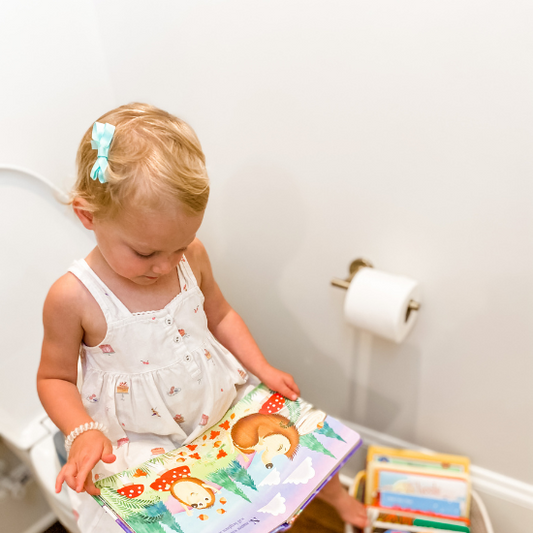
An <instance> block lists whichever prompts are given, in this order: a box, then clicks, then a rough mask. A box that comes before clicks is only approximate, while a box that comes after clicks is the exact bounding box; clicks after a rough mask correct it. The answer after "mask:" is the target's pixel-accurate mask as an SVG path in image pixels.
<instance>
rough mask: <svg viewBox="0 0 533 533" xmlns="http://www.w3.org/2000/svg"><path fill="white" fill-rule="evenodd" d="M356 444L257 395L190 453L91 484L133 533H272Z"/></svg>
mask: <svg viewBox="0 0 533 533" xmlns="http://www.w3.org/2000/svg"><path fill="white" fill-rule="evenodd" d="M360 444H361V439H360V437H359V435H358V434H357V433H356V432H354V431H353V430H351V429H350V428H347V427H346V426H344V425H343V424H341V423H340V422H339V421H337V420H335V419H334V418H332V417H330V416H328V415H326V414H325V413H324V412H323V411H320V410H318V409H315V408H313V406H312V405H311V404H309V403H308V402H305V401H304V400H302V399H301V398H299V399H298V400H296V401H290V400H288V399H286V398H284V397H283V396H281V395H279V394H277V393H274V392H272V391H271V390H269V389H268V388H267V387H265V386H264V385H259V386H258V387H256V388H255V389H254V390H252V391H251V392H250V393H249V394H248V395H246V396H245V397H244V398H243V399H242V400H241V401H239V402H238V403H237V404H236V405H235V406H234V407H233V408H231V409H230V410H229V411H228V412H227V413H226V414H225V415H224V417H223V418H222V419H221V420H219V421H218V422H217V423H216V424H215V425H214V426H212V427H211V428H209V429H208V430H207V431H205V432H204V433H203V434H202V435H201V436H200V437H198V438H196V439H195V440H194V441H192V442H191V443H190V444H187V445H186V446H183V447H181V448H178V449H176V450H173V451H171V452H168V453H164V454H161V455H158V456H157V457H154V458H152V459H149V460H148V461H146V462H144V463H142V464H140V465H138V466H136V467H134V468H132V469H129V470H126V471H124V472H121V473H119V474H117V475H114V476H110V477H107V478H104V479H101V480H98V481H97V482H96V483H95V484H96V486H97V487H98V488H99V489H100V491H101V494H100V496H95V499H96V500H97V501H98V502H99V503H100V505H103V506H104V508H105V509H106V511H108V512H109V513H110V514H111V515H112V516H113V517H114V518H115V520H116V521H117V523H118V524H119V525H120V526H121V527H122V528H123V529H124V530H125V531H129V532H134V533H160V532H162V533H170V532H176V533H193V532H197V531H198V530H199V529H200V528H201V530H202V532H204V533H235V532H237V531H239V532H240V531H243V532H244V533H246V531H252V530H253V531H254V532H256V533H268V532H274V531H279V530H282V529H286V528H287V527H289V524H290V523H291V521H292V520H293V519H294V518H295V516H297V514H298V513H299V512H300V511H301V509H302V508H303V507H304V506H305V505H306V504H307V503H308V502H309V501H310V500H311V499H312V498H313V496H314V495H315V494H316V492H318V490H319V489H320V488H321V487H322V486H323V485H324V484H325V483H326V482H327V481H328V480H329V478H330V477H331V476H332V475H333V473H334V472H335V471H336V470H338V468H340V467H341V466H342V464H344V462H345V461H346V460H347V459H348V457H349V456H350V455H351V454H352V453H353V452H354V451H355V450H356V449H357V448H358V447H359V446H360Z"/></svg>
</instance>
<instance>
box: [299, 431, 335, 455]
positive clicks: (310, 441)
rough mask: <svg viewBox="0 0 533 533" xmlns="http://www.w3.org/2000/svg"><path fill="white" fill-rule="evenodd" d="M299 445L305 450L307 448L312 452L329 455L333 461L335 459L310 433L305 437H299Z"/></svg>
mask: <svg viewBox="0 0 533 533" xmlns="http://www.w3.org/2000/svg"><path fill="white" fill-rule="evenodd" d="M300 445H301V446H305V447H306V448H309V449H310V450H313V451H314V452H320V453H323V454H324V455H329V456H330V457H333V459H335V456H334V455H333V454H332V453H331V452H330V451H329V450H328V449H327V448H325V447H324V445H323V444H322V443H321V442H320V441H319V440H317V438H316V437H315V436H314V435H313V434H312V433H308V434H307V435H301V436H300Z"/></svg>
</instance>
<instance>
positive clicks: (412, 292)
mask: <svg viewBox="0 0 533 533" xmlns="http://www.w3.org/2000/svg"><path fill="white" fill-rule="evenodd" d="M411 300H415V301H416V302H420V289H419V286H418V283H417V282H416V281H414V280H412V279H409V278H406V277H404V276H395V275H392V274H388V273H386V272H381V271H379V270H375V269H374V268H362V269H361V270H360V271H359V272H357V274H356V275H355V276H354V278H353V279H352V282H351V283H350V286H349V287H348V292H347V294H346V299H345V301H344V316H345V318H346V321H347V322H348V323H349V324H352V325H353V326H356V327H358V328H361V329H364V330H367V331H369V332H370V333H373V334H374V335H378V336H380V337H384V338H386V339H389V340H392V341H394V342H398V343H400V342H402V341H403V340H404V339H405V337H406V336H407V334H408V333H409V332H410V331H411V329H412V327H413V326H414V323H415V321H416V318H417V315H418V312H417V311H411V312H410V313H409V316H407V315H408V313H407V310H408V307H409V302H410V301H411Z"/></svg>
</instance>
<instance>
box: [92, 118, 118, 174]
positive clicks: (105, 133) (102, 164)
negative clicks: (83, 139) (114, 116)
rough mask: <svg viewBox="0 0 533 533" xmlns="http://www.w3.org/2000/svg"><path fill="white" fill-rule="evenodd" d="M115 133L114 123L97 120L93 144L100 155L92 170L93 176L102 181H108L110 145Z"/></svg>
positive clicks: (94, 127)
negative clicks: (106, 176) (103, 122)
mask: <svg viewBox="0 0 533 533" xmlns="http://www.w3.org/2000/svg"><path fill="white" fill-rule="evenodd" d="M114 133H115V126H113V125H112V124H108V123H107V122H106V123H105V124H102V123H101V122H95V123H94V126H93V140H92V141H91V146H92V147H93V150H98V156H97V158H96V161H95V163H94V165H93V168H92V170H91V178H92V179H93V180H96V179H98V180H99V181H100V183H105V182H106V178H105V175H106V171H107V167H108V165H109V163H108V161H107V158H108V157H109V145H110V144H111V141H112V139H113V134H114Z"/></svg>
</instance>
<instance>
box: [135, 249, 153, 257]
mask: <svg viewBox="0 0 533 533" xmlns="http://www.w3.org/2000/svg"><path fill="white" fill-rule="evenodd" d="M133 251H134V252H135V250H133ZM135 255H136V256H138V257H143V258H144V259H147V258H148V257H152V255H154V252H152V253H151V254H148V255H145V254H140V253H139V252H135Z"/></svg>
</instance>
